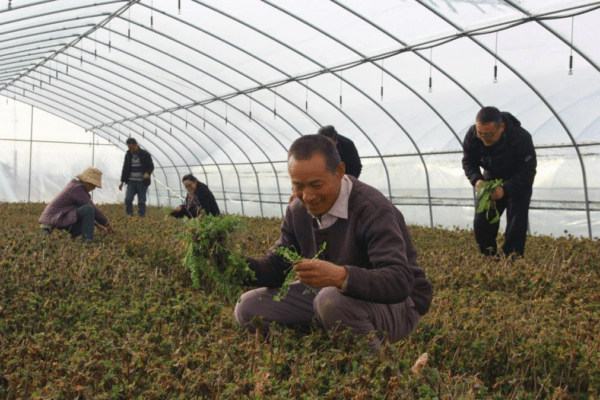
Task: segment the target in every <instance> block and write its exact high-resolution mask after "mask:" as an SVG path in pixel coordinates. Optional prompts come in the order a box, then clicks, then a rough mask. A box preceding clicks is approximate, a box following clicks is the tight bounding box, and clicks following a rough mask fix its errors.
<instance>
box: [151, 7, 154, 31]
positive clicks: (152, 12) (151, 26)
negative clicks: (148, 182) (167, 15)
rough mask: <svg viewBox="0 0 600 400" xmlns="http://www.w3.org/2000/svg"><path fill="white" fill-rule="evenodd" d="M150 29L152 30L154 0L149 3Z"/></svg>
mask: <svg viewBox="0 0 600 400" xmlns="http://www.w3.org/2000/svg"><path fill="white" fill-rule="evenodd" d="M150 28H151V29H154V0H152V1H151V2H150Z"/></svg>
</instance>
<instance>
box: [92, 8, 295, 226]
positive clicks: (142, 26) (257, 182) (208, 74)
mask: <svg viewBox="0 0 600 400" xmlns="http://www.w3.org/2000/svg"><path fill="white" fill-rule="evenodd" d="M119 18H121V17H119ZM122 19H123V20H125V21H127V22H130V23H133V24H134V25H137V26H139V27H141V28H143V29H146V30H148V28H147V27H146V26H144V25H143V24H140V23H138V22H136V21H131V20H129V19H125V18H122ZM104 29H106V28H104ZM109 31H110V32H114V33H115V34H118V35H122V34H121V33H120V32H116V31H113V30H109ZM154 33H156V34H158V35H160V36H162V37H165V38H167V39H169V40H170V41H172V42H175V43H178V44H180V45H182V46H184V47H187V48H189V49H191V50H192V51H195V52H197V53H199V54H202V55H203V56H205V57H208V58H211V59H213V60H214V61H215V62H218V63H219V64H221V65H224V66H226V67H228V68H230V69H232V70H234V71H235V72H237V73H239V74H240V75H242V76H244V77H246V78H248V79H250V80H252V81H254V82H257V81H256V80H254V79H252V78H251V77H249V76H247V75H245V74H243V73H242V72H241V71H239V70H237V69H235V68H233V67H231V66H229V65H227V64H225V63H223V62H221V61H220V60H217V59H215V58H214V57H211V56H208V55H206V54H205V53H203V52H201V51H199V50H197V49H194V48H192V47H191V46H189V45H187V44H184V43H182V42H180V41H178V40H176V39H174V38H172V37H170V36H169V35H166V34H164V33H161V32H158V31H154ZM132 40H135V41H136V42H137V43H140V44H142V45H144V46H146V47H149V48H151V49H153V50H155V51H157V52H159V53H161V54H165V55H166V56H168V57H170V58H172V59H174V60H177V61H179V62H181V63H182V64H185V65H187V66H189V67H190V68H193V69H195V70H197V71H199V72H202V73H203V74H205V75H207V76H210V77H211V78H213V79H215V80H217V81H219V82H221V83H222V84H224V85H226V86H229V87H230V88H232V89H234V90H238V89H237V88H235V87H234V86H233V85H230V84H228V83H227V82H225V81H223V80H221V79H219V78H218V77H215V76H213V75H212V74H210V73H208V72H206V71H204V70H202V69H200V68H198V67H196V66H194V65H192V64H190V63H188V62H186V61H184V60H181V59H179V58H178V57H175V56H173V55H171V54H168V53H166V52H164V51H163V50H162V49H158V48H156V47H154V46H151V45H149V44H147V43H143V42H140V41H138V40H137V39H132ZM146 62H147V61H146ZM150 64H151V63H150ZM151 65H153V64H151ZM170 73H171V74H172V75H173V76H176V77H177V78H179V79H181V80H183V81H185V82H186V83H188V84H189V85H191V86H193V87H196V88H198V89H200V90H202V91H204V92H206V93H207V94H209V95H210V96H213V97H216V96H215V95H214V94H213V93H211V92H209V91H208V90H205V89H204V88H202V87H200V86H198V85H196V84H194V83H193V82H190V81H188V80H187V79H185V78H183V77H181V76H179V75H177V74H174V73H172V72H170ZM257 83H259V82H257ZM257 103H259V104H261V105H262V103H261V102H259V101H257ZM232 107H234V108H235V109H237V107H235V106H233V105H232ZM264 107H265V108H266V106H264ZM220 117H221V116H220ZM221 118H223V117H221ZM223 119H224V120H225V118H223ZM286 121H287V120H286ZM213 126H214V127H215V128H216V126H215V125H213ZM216 129H218V130H219V131H220V132H221V134H222V135H223V136H225V137H227V139H228V140H229V141H230V142H231V143H233V144H235V145H236V147H237V148H238V149H239V150H240V151H241V152H242V154H244V157H246V159H247V160H248V161H250V157H249V156H248V155H247V154H246V152H245V151H244V150H243V149H242V148H241V147H240V146H238V145H237V143H236V142H235V141H234V140H232V139H231V138H230V137H229V136H227V135H226V134H225V133H224V131H222V130H221V129H219V128H216ZM236 129H238V130H239V131H240V132H241V133H242V134H243V135H244V136H246V137H247V138H248V139H249V140H251V141H252V143H253V144H254V145H255V146H256V147H257V148H258V149H259V150H260V151H261V152H262V153H263V154H264V156H265V157H266V158H267V160H269V161H270V163H271V167H272V169H273V172H274V173H275V176H276V177H277V176H278V175H277V170H276V169H275V166H274V165H273V163H272V161H271V158H270V157H269V156H268V155H267V154H266V153H265V152H264V150H263V149H262V148H261V147H260V146H259V145H258V144H257V143H256V142H255V141H254V140H253V139H252V138H251V137H250V136H249V135H248V134H246V133H245V132H244V131H243V130H242V129H240V128H238V127H236ZM266 131H267V133H268V134H269V135H270V136H272V137H273V138H275V136H274V135H273V134H271V133H270V132H269V131H268V130H266ZM275 139H276V138H275ZM276 140H277V139H276ZM277 141H278V142H279V140H277ZM279 143H280V144H281V142H279ZM281 145H282V146H283V144H281ZM219 148H220V146H219ZM221 150H223V149H221ZM228 158H229V157H228ZM250 164H251V166H252V169H253V171H254V176H255V179H256V184H257V186H258V188H259V195H258V196H259V203H260V210H261V216H264V211H263V205H262V198H261V197H262V195H261V192H260V181H259V179H258V174H257V172H256V169H255V168H254V165H253V164H252V162H251V161H250ZM234 168H236V172H237V167H234ZM276 181H277V187H278V191H279V180H278V179H277V178H276ZM240 202H241V204H242V213H244V211H243V197H242V192H241V182H240ZM282 214H283V210H282Z"/></svg>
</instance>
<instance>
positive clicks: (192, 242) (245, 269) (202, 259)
mask: <svg viewBox="0 0 600 400" xmlns="http://www.w3.org/2000/svg"><path fill="white" fill-rule="evenodd" d="M188 225H189V229H188V230H187V231H186V233H185V234H184V236H185V237H186V238H187V240H188V243H189V246H188V248H187V252H186V256H185V259H184V266H185V267H186V269H188V270H189V271H190V273H191V275H192V283H193V285H194V287H195V288H196V289H198V290H202V289H206V288H207V287H212V288H213V289H214V290H215V291H216V292H218V293H220V294H223V295H225V296H226V297H227V298H228V299H229V300H232V299H233V298H235V297H237V295H238V293H239V291H240V289H241V287H242V285H243V284H244V282H246V281H247V280H249V279H250V280H251V279H254V271H252V270H251V269H250V268H249V266H248V262H247V261H246V260H245V259H244V257H243V256H242V255H241V251H240V249H238V248H235V246H234V243H233V241H232V240H231V235H232V233H234V232H236V231H239V230H242V229H244V223H243V221H242V219H241V218H240V217H239V216H235V215H224V214H222V215H219V216H213V215H204V216H203V217H202V218H201V219H192V220H190V221H189V222H188Z"/></svg>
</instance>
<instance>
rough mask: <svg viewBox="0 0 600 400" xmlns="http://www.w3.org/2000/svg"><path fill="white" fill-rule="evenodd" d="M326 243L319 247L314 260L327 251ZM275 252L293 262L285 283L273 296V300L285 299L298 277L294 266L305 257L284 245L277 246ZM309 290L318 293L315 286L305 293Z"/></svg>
mask: <svg viewBox="0 0 600 400" xmlns="http://www.w3.org/2000/svg"><path fill="white" fill-rule="evenodd" d="M326 245H327V243H325V242H323V244H322V245H321V247H320V248H319V251H318V252H317V254H315V256H314V257H313V258H312V260H315V259H317V258H318V257H319V256H320V255H321V253H323V251H325V246H326ZM275 252H276V253H277V254H279V255H280V256H281V257H283V259H284V260H286V261H287V262H289V263H290V264H292V266H291V268H290V269H289V271H288V274H287V275H286V277H285V280H284V281H283V284H282V285H281V288H280V289H279V291H278V292H277V294H276V295H275V296H273V300H275V301H281V299H283V298H284V297H285V296H287V294H288V292H289V291H290V285H291V283H292V282H294V281H295V280H297V279H298V276H297V274H296V270H295V269H294V266H295V265H296V264H299V263H300V262H302V260H304V258H303V257H302V256H301V255H300V254H298V253H296V252H295V251H294V250H292V249H290V248H288V247H283V246H279V247H276V248H275ZM307 291H308V292H313V293H316V290H315V289H313V288H309V289H307V290H306V291H304V293H307Z"/></svg>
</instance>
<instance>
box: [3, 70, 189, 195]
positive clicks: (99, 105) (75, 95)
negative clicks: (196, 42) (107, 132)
mask: <svg viewBox="0 0 600 400" xmlns="http://www.w3.org/2000/svg"><path fill="white" fill-rule="evenodd" d="M45 68H48V67H45ZM48 69H50V68H48ZM38 73H39V74H42V72H41V71H38ZM88 75H92V76H93V74H88ZM47 76H50V75H47ZM26 78H27V79H34V78H32V77H29V76H27V77H26ZM20 82H21V83H23V84H30V83H29V82H26V81H25V80H24V79H22V80H21V81H20ZM31 85H32V86H34V87H35V85H33V84H31ZM70 86H72V87H75V88H77V89H80V90H81V91H83V92H88V93H89V91H87V90H86V89H83V88H81V87H79V86H77V85H72V84H70ZM14 87H17V86H14ZM54 87H55V88H56V89H58V90H61V91H63V92H66V93H69V94H70V95H71V96H73V97H71V98H69V99H68V100H69V101H72V102H74V103H77V104H79V105H80V106H82V107H85V108H87V109H90V110H92V111H94V112H95V113H97V114H100V115H101V116H105V117H107V116H106V115H104V114H103V113H101V112H99V111H98V110H97V109H93V108H91V107H89V106H87V105H84V104H82V103H80V102H79V101H75V100H74V99H73V98H78V97H82V96H81V95H79V94H76V93H73V92H71V91H69V90H67V89H65V88H62V87H59V86H56V85H54ZM23 90H25V88H23ZM27 91H29V92H31V93H36V94H38V95H40V94H39V91H38V92H35V91H33V90H31V91H30V90H27ZM45 91H46V92H49V93H51V94H54V95H57V96H59V97H60V95H59V94H58V93H55V92H54V91H52V90H48V89H45ZM40 96H42V95H40ZM42 97H45V98H48V99H49V100H51V97H48V96H42ZM117 97H119V96H117ZM96 98H101V99H103V100H106V101H107V102H108V103H109V104H116V103H114V102H113V101H110V100H107V99H104V98H103V97H102V96H98V95H96ZM85 100H86V101H88V102H90V103H91V104H94V105H97V106H98V107H101V108H103V109H106V110H108V111H110V112H111V113H114V114H117V115H118V114H119V113H118V112H117V111H113V110H112V109H110V108H108V107H106V106H105V105H101V104H99V103H97V102H95V101H93V100H90V99H85ZM54 101H55V102H56V103H59V104H62V103H61V102H59V101H57V100H54ZM63 105H64V104H63ZM65 106H66V105H65ZM82 114H84V115H86V116H88V117H89V118H91V119H96V120H97V118H95V117H92V116H91V115H87V114H85V113H82ZM88 123H89V122H88ZM113 129H114V128H113ZM130 129H131V127H130ZM161 140H162V141H163V142H165V143H166V144H167V145H168V146H169V147H171V148H172V149H173V151H174V152H175V153H176V154H177V155H178V156H179V158H181V160H182V161H183V163H184V164H186V165H187V162H186V161H185V159H184V158H183V157H182V156H181V154H179V152H178V151H177V150H176V149H175V148H173V147H172V146H171V145H170V144H169V143H168V142H167V141H165V140H164V139H162V138H161ZM149 142H150V143H152V144H153V145H154V146H155V147H156V148H157V149H160V147H159V146H158V145H156V144H154V143H153V141H152V140H149ZM167 158H169V157H168V156H167ZM169 161H171V163H172V164H173V165H175V163H173V161H172V160H171V159H170V158H169ZM188 169H189V166H188ZM190 172H191V169H190ZM177 175H178V176H179V173H178V174H177ZM180 186H181V183H180Z"/></svg>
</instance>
